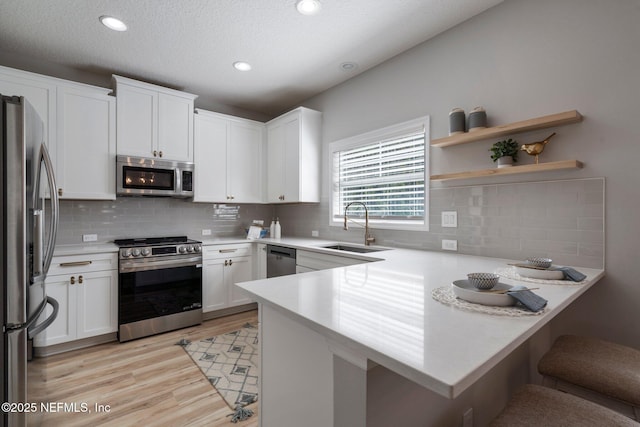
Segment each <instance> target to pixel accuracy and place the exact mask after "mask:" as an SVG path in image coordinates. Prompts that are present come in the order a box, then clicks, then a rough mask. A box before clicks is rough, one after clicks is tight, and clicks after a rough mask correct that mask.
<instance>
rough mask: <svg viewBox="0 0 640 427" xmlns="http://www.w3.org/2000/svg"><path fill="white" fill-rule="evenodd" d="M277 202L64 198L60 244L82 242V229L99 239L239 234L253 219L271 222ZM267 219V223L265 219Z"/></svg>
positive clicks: (212, 236) (61, 202) (59, 234)
mask: <svg viewBox="0 0 640 427" xmlns="http://www.w3.org/2000/svg"><path fill="white" fill-rule="evenodd" d="M272 214H273V207H271V206H268V205H225V204H212V203H193V202H192V201H191V200H186V199H185V200H183V199H173V198H160V197H158V198H147V197H118V198H117V199H116V200H114V201H87V200H61V201H60V225H59V231H58V239H57V242H58V244H77V243H82V235H83V234H97V235H98V241H99V242H110V241H113V240H114V239H121V238H126V237H151V236H170V235H187V236H189V237H190V238H192V239H201V238H202V230H203V229H209V230H211V232H212V234H211V236H207V237H206V238H215V237H227V236H240V235H242V234H243V233H244V229H245V228H246V227H248V226H249V225H250V224H251V221H252V220H254V219H262V220H264V221H265V223H266V224H267V226H268V224H269V222H270V221H271V218H272ZM267 220H268V221H269V222H267Z"/></svg>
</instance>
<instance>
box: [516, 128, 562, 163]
mask: <svg viewBox="0 0 640 427" xmlns="http://www.w3.org/2000/svg"><path fill="white" fill-rule="evenodd" d="M555 134H556V133H555V132H554V133H552V134H551V135H549V136H548V137H546V138H545V139H544V141H538V142H530V143H528V144H522V146H521V147H520V150H521V151H526V152H527V154H529V155H531V156H536V165H537V164H538V155H539V154H540V153H542V152H543V151H544V146H545V145H547V144H548V143H549V140H550V139H551V138H552V137H553V136H554V135H555Z"/></svg>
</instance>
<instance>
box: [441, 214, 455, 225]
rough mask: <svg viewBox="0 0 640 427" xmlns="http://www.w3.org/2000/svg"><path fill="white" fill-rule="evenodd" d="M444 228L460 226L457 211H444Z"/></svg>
mask: <svg viewBox="0 0 640 427" xmlns="http://www.w3.org/2000/svg"><path fill="white" fill-rule="evenodd" d="M442 226H443V227H452V228H455V227H457V226H458V212H457V211H442Z"/></svg>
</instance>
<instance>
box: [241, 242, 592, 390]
mask: <svg viewBox="0 0 640 427" xmlns="http://www.w3.org/2000/svg"><path fill="white" fill-rule="evenodd" d="M263 243H268V244H276V245H282V246H289V247H296V248H298V249H304V250H311V251H319V252H324V253H332V254H340V253H341V251H336V250H326V249H322V248H320V246H323V245H325V244H326V243H327V242H319V241H314V240H310V239H281V240H279V241H275V240H265V241H263ZM342 253H344V252H342ZM344 254H345V255H346V256H357V257H360V258H367V257H369V258H372V259H375V260H378V261H373V262H368V263H363V264H358V265H351V266H347V267H339V268H334V269H330V270H321V271H313V272H308V273H303V274H295V275H290V276H282V277H277V278H272V279H265V280H257V281H252V282H245V283H241V284H238V285H237V286H239V287H240V288H242V289H244V290H246V291H248V292H249V293H250V294H251V295H252V296H253V297H254V298H255V299H256V300H257V301H258V302H259V303H260V304H262V305H263V306H265V307H268V308H269V309H272V310H275V311H276V312H278V313H280V314H282V315H284V316H286V317H287V318H289V319H291V320H293V321H295V322H297V323H299V324H301V325H304V326H305V327H306V328H308V329H311V330H313V331H315V332H317V333H318V334H319V335H321V336H323V337H326V338H327V340H328V341H330V342H334V343H339V344H340V345H341V346H343V347H344V348H347V349H348V350H349V351H351V352H353V353H354V354H357V355H358V356H359V357H363V358H366V359H367V360H368V361H371V362H374V363H375V364H379V365H382V366H384V367H385V368H387V369H389V370H391V371H393V372H395V373H397V374H399V375H401V376H403V377H405V378H407V379H409V380H411V381H413V382H415V383H417V384H419V385H421V386H422V387H425V388H427V389H429V390H431V391H433V392H435V393H437V394H439V395H441V396H444V397H446V398H449V399H454V398H456V397H457V396H459V395H460V394H461V393H462V392H464V391H465V390H466V389H467V388H468V387H470V386H471V385H472V384H474V383H475V382H476V381H477V380H478V379H479V378H481V377H482V376H483V375H485V374H486V373H487V372H488V371H489V370H490V369H491V368H492V367H494V366H495V365H496V364H498V363H499V362H500V361H501V360H502V359H504V358H505V357H506V356H508V355H509V354H510V353H511V352H512V351H513V350H514V349H516V348H517V347H518V346H520V345H521V344H523V343H524V342H525V341H526V340H527V339H529V338H530V337H531V336H532V335H533V334H534V333H535V332H537V331H538V330H539V329H540V328H542V327H543V326H544V325H546V324H547V323H548V322H549V321H550V320H551V319H552V318H553V317H555V316H556V315H557V314H558V313H560V312H561V311H562V310H563V309H564V308H566V307H567V306H568V305H569V304H571V303H572V302H573V301H575V300H576V299H577V298H578V297H579V296H580V295H582V294H583V293H584V292H586V291H587V290H588V289H589V288H590V287H591V286H593V285H594V284H595V283H596V282H597V281H598V280H599V279H600V278H602V277H603V276H604V271H603V270H597V269H588V268H577V270H579V271H580V272H582V273H584V274H586V275H587V279H586V280H585V281H583V282H581V283H580V284H576V283H574V282H570V281H567V284H540V283H531V282H524V281H519V280H513V279H506V278H501V282H503V283H507V284H511V285H526V286H528V287H536V288H539V289H537V290H535V293H536V294H538V295H540V296H541V297H543V298H545V299H547V300H548V304H547V307H546V309H545V310H544V312H543V313H542V314H539V315H528V316H519V317H512V316H504V315H494V314H487V313H481V312H471V311H466V310H462V309H460V308H458V307H454V306H449V305H445V304H443V303H441V302H438V301H436V300H434V298H433V297H432V291H434V290H435V289H437V288H440V287H449V286H451V283H452V281H454V280H460V279H466V275H467V273H471V272H494V271H496V270H498V269H504V268H507V267H508V264H509V263H514V262H518V261H520V260H509V259H499V258H488V257H479V256H470V255H460V254H457V253H446V252H435V251H433V252H431V251H419V250H406V249H390V250H384V251H379V252H372V253H368V254H352V253H344Z"/></svg>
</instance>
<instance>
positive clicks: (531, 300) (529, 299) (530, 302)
mask: <svg viewBox="0 0 640 427" xmlns="http://www.w3.org/2000/svg"><path fill="white" fill-rule="evenodd" d="M523 289H527V288H526V287H525V286H514V287H513V288H511V289H510V290H509V292H507V295H511V296H512V297H514V298H515V299H516V300H517V301H518V302H519V303H520V304H522V305H524V306H525V307H526V308H527V309H528V310H531V311H534V312H537V311H540V310H542V309H543V308H545V307H546V306H547V300H546V299H544V298H542V297H541V296H539V295H536V294H534V293H533V292H531V291H527V290H523Z"/></svg>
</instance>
